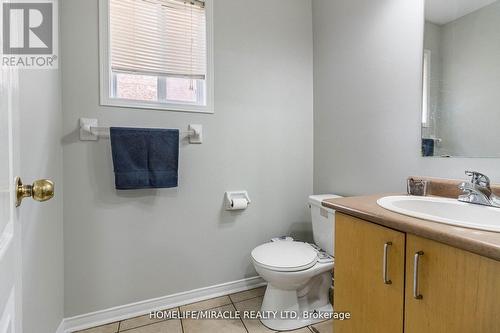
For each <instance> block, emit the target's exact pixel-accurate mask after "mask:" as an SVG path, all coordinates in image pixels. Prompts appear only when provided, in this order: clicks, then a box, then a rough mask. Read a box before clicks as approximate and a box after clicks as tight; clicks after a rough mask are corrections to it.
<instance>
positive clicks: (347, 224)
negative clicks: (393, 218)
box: [334, 213, 405, 333]
mask: <svg viewBox="0 0 500 333" xmlns="http://www.w3.org/2000/svg"><path fill="white" fill-rule="evenodd" d="M335 233H336V235H338V236H339V237H336V239H335V288H334V308H335V311H348V312H350V313H351V317H352V319H350V320H345V321H336V322H335V324H334V326H335V333H346V332H352V333H362V332H370V333H377V332H380V333H382V332H383V333H393V332H394V333H396V332H399V333H400V332H401V331H402V327H403V315H404V314H403V305H404V299H403V294H404V282H405V281H404V269H405V264H404V260H405V258H404V256H405V234H404V233H402V232H398V231H394V230H391V229H388V228H384V227H380V226H377V225H375V224H372V223H366V222H365V221H363V220H360V219H356V218H353V217H350V216H348V215H344V214H339V213H337V215H336V219H335ZM384 258H386V259H384ZM384 261H385V262H386V263H387V265H386V266H385V268H386V269H384V265H383V263H384Z"/></svg>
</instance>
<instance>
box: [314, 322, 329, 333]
mask: <svg viewBox="0 0 500 333" xmlns="http://www.w3.org/2000/svg"><path fill="white" fill-rule="evenodd" d="M312 327H314V328H315V329H316V330H317V332H316V331H315V330H314V329H313V332H314V333H333V319H331V320H327V321H324V322H322V323H319V324H315V325H313V326H312Z"/></svg>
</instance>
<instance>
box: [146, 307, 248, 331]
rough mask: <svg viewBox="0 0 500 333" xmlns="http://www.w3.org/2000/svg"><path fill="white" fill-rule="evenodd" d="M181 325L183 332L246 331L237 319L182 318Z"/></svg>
mask: <svg viewBox="0 0 500 333" xmlns="http://www.w3.org/2000/svg"><path fill="white" fill-rule="evenodd" d="M213 310H214V311H235V308H234V306H233V305H226V306H223V307H220V308H216V309H213ZM182 325H183V327H184V333H246V330H245V327H244V326H243V323H242V322H241V320H239V319H228V320H215V319H201V320H200V319H198V320H195V319H186V320H182ZM148 333H149V332H148Z"/></svg>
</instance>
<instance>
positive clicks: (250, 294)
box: [229, 287, 266, 303]
mask: <svg viewBox="0 0 500 333" xmlns="http://www.w3.org/2000/svg"><path fill="white" fill-rule="evenodd" d="M265 292H266V287H260V288H256V289H251V290H247V291H242V292H239V293H236V294H232V295H229V297H231V300H232V301H233V303H238V302H242V301H246V300H247V299H250V298H255V297H259V296H264V293H265Z"/></svg>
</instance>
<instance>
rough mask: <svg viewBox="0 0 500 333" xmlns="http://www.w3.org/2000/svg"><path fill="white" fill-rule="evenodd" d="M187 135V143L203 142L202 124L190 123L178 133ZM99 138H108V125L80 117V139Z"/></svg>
mask: <svg viewBox="0 0 500 333" xmlns="http://www.w3.org/2000/svg"><path fill="white" fill-rule="evenodd" d="M180 135H181V136H183V137H184V136H187V137H188V138H189V143H191V144H201V143H203V126H202V125H195V124H191V125H189V127H188V130H187V131H185V132H181V133H180ZM99 138H109V127H100V126H99V122H98V120H97V119H92V118H80V141H97V140H99Z"/></svg>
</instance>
